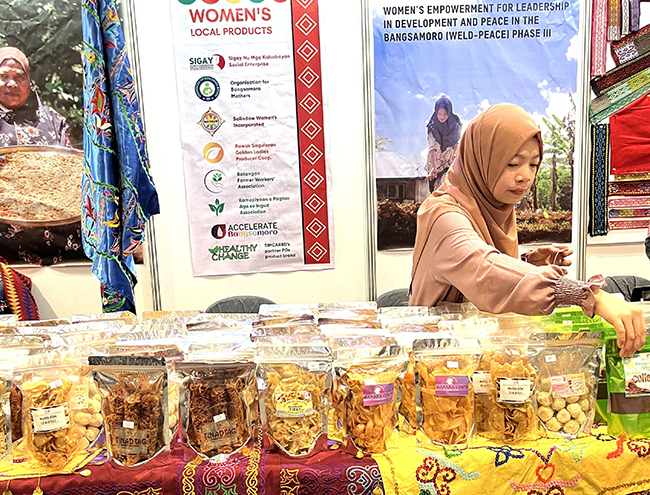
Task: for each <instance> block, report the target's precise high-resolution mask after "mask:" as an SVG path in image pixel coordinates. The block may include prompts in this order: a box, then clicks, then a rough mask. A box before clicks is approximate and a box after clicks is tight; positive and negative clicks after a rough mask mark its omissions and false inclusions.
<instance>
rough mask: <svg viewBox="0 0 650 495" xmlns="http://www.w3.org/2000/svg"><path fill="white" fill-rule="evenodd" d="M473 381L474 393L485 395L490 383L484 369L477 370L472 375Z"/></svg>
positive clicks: (488, 375)
mask: <svg viewBox="0 0 650 495" xmlns="http://www.w3.org/2000/svg"><path fill="white" fill-rule="evenodd" d="M472 382H473V383H474V393H475V394H476V395H487V394H488V392H489V391H490V386H491V385H492V379H491V378H490V374H489V373H487V372H486V371H477V372H476V373H474V376H473V377H472Z"/></svg>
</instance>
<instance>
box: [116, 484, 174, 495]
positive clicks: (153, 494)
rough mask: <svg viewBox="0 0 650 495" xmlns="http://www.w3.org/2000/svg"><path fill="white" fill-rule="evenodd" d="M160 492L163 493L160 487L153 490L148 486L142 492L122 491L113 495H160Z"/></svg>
mask: <svg viewBox="0 0 650 495" xmlns="http://www.w3.org/2000/svg"><path fill="white" fill-rule="evenodd" d="M162 492H163V490H162V487H160V488H154V487H153V486H150V487H149V488H145V489H144V490H138V491H135V492H129V491H126V490H122V491H119V492H117V493H116V494H115V495H162Z"/></svg>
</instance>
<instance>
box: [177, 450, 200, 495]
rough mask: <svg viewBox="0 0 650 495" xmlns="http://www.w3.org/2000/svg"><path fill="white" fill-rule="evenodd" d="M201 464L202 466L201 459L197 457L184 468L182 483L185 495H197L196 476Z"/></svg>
mask: <svg viewBox="0 0 650 495" xmlns="http://www.w3.org/2000/svg"><path fill="white" fill-rule="evenodd" d="M199 464H201V457H199V456H198V455H197V456H196V457H195V458H194V460H193V461H192V462H188V463H187V465H186V466H185V467H184V468H183V479H182V481H181V486H182V488H183V495H195V492H194V476H195V475H196V468H197V467H198V466H199Z"/></svg>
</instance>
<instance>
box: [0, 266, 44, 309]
mask: <svg viewBox="0 0 650 495" xmlns="http://www.w3.org/2000/svg"><path fill="white" fill-rule="evenodd" d="M5 263H6V262H5V260H4V258H2V257H0V279H1V283H2V286H3V289H4V294H5V298H6V300H7V305H8V306H9V310H10V311H11V312H12V313H13V314H15V315H18V318H19V319H20V320H22V321H25V320H38V319H39V316H38V305H37V304H36V300H35V299H34V296H33V295H32V281H31V279H30V278H29V277H27V276H26V275H23V274H22V273H19V272H17V271H16V270H14V269H13V268H10V267H9V266H7V265H6V264H5Z"/></svg>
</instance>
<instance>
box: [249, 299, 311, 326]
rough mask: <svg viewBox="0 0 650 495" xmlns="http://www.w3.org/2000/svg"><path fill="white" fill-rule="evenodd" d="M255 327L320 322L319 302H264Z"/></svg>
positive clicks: (254, 324)
mask: <svg viewBox="0 0 650 495" xmlns="http://www.w3.org/2000/svg"><path fill="white" fill-rule="evenodd" d="M258 315H259V316H258V320H257V321H256V322H254V323H253V327H255V328H258V327H264V326H277V325H308V326H309V325H311V326H314V325H316V324H317V323H318V304H311V303H306V304H262V305H261V306H260V308H259V312H258Z"/></svg>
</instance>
